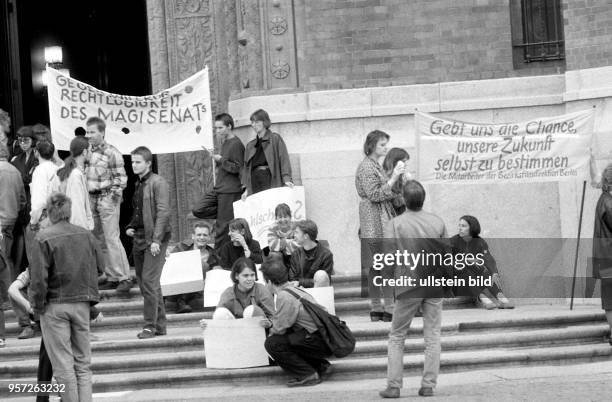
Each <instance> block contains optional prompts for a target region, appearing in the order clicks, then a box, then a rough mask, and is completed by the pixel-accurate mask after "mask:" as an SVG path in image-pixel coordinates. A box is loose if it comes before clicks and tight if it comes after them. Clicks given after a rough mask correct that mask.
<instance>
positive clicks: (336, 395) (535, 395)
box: [10, 361, 612, 402]
mask: <svg viewBox="0 0 612 402" xmlns="http://www.w3.org/2000/svg"><path fill="white" fill-rule="evenodd" d="M384 375H385V373H381V378H364V379H361V378H360V379H349V380H334V379H333V377H332V378H331V379H330V380H329V381H326V382H324V383H322V384H319V385H316V386H312V387H304V388H287V387H284V386H279V385H266V384H262V385H252V384H250V385H220V386H210V385H208V386H205V387H201V388H161V389H147V390H134V391H122V392H109V393H98V394H94V401H100V402H114V401H192V400H199V401H206V400H214V401H236V400H248V401H279V402H280V401H348V400H350V401H372V400H380V398H379V396H378V391H379V390H381V389H383V388H384V387H385V379H384ZM419 386H420V377H406V378H404V388H403V389H402V390H401V399H404V400H409V399H420V397H418V396H417V391H418V388H419ZM611 399H612V361H604V362H597V363H585V364H576V365H564V366H537V367H510V368H499V367H498V368H493V369H488V370H475V371H467V372H461V373H442V374H441V375H440V377H439V378H438V386H437V387H436V390H435V396H434V397H431V398H428V399H426V400H427V401H431V402H435V401H461V402H464V401H487V402H490V401H492V400H493V401H495V402H500V401H513V402H514V401H555V402H559V401H572V402H577V401H610V400H611ZM10 400H11V401H27V400H32V399H31V398H22V397H16V398H12V399H10Z"/></svg>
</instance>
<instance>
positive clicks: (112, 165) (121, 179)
mask: <svg viewBox="0 0 612 402" xmlns="http://www.w3.org/2000/svg"><path fill="white" fill-rule="evenodd" d="M85 166H86V170H85V176H86V177H87V189H88V190H89V192H92V191H112V192H113V194H114V195H115V196H116V197H121V195H122V193H123V189H124V188H125V186H126V185H127V175H126V174H125V169H124V168H123V166H124V164H123V155H121V152H119V150H117V148H115V147H114V146H112V145H110V144H108V143H106V142H104V143H102V144H101V145H99V146H97V147H95V148H94V147H92V148H91V154H90V156H89V160H88V161H87V162H86V164H85Z"/></svg>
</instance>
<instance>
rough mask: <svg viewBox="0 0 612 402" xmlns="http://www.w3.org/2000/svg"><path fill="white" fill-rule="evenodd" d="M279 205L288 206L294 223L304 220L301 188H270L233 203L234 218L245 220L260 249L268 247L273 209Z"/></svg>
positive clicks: (273, 219) (304, 212) (273, 218)
mask: <svg viewBox="0 0 612 402" xmlns="http://www.w3.org/2000/svg"><path fill="white" fill-rule="evenodd" d="M280 203H285V204H287V205H289V208H291V215H292V219H293V220H294V221H299V220H302V219H306V208H305V207H304V206H305V202H304V187H302V186H294V187H293V188H289V187H277V188H272V189H270V190H266V191H262V192H259V193H257V194H253V195H251V196H249V197H247V199H246V200H245V201H242V200H238V201H236V202H234V217H236V218H244V219H246V221H247V222H248V223H249V227H250V229H251V234H253V239H255V240H257V241H258V242H259V245H260V246H261V248H262V249H263V248H264V247H267V246H268V231H269V229H270V226H272V225H273V224H274V222H275V220H276V218H275V217H274V209H275V208H276V206H277V205H278V204H280Z"/></svg>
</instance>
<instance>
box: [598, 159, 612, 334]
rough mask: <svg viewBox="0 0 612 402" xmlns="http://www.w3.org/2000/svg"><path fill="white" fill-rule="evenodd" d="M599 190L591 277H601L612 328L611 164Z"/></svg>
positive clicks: (603, 176) (605, 172)
mask: <svg viewBox="0 0 612 402" xmlns="http://www.w3.org/2000/svg"><path fill="white" fill-rule="evenodd" d="M601 190H602V192H601V195H600V196H599V200H598V201H597V206H596V207H595V224H594V231H593V278H595V279H601V307H602V308H603V309H604V311H605V312H606V319H607V320H608V325H609V326H610V327H611V328H612V268H611V267H612V194H611V193H612V164H610V165H608V166H607V167H606V168H605V169H604V171H603V173H602V175H601ZM608 341H609V342H610V345H612V339H611V338H608Z"/></svg>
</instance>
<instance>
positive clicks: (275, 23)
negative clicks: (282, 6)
mask: <svg viewBox="0 0 612 402" xmlns="http://www.w3.org/2000/svg"><path fill="white" fill-rule="evenodd" d="M288 28H289V25H288V24H287V20H286V19H285V18H283V17H281V16H280V15H278V16H276V17H272V19H270V33H271V34H272V35H282V34H284V33H285V32H287V29H288Z"/></svg>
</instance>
